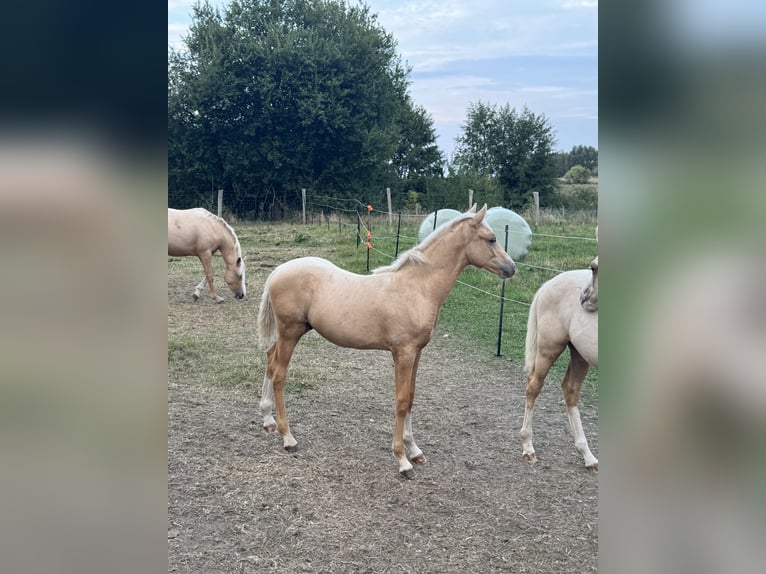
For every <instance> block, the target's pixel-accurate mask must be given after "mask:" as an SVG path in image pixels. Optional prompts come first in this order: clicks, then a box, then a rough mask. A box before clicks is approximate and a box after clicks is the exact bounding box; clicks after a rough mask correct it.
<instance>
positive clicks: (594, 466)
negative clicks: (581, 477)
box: [585, 463, 598, 474]
mask: <svg viewBox="0 0 766 574" xmlns="http://www.w3.org/2000/svg"><path fill="white" fill-rule="evenodd" d="M585 468H587V469H588V472H590V473H591V474H598V463H597V464H592V465H590V466H586V467H585Z"/></svg>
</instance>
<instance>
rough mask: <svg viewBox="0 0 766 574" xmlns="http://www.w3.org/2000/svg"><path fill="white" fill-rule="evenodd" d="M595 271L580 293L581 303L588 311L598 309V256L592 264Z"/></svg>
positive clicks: (592, 270) (591, 266) (591, 268)
mask: <svg viewBox="0 0 766 574" xmlns="http://www.w3.org/2000/svg"><path fill="white" fill-rule="evenodd" d="M590 270H591V272H592V273H593V275H592V276H591V278H590V280H589V281H588V283H586V284H585V287H583V290H582V293H581V294H580V304H581V305H582V306H583V309H585V310H586V311H598V257H596V258H595V259H594V260H593V261H591V264H590Z"/></svg>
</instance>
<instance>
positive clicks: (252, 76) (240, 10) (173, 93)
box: [168, 0, 442, 216]
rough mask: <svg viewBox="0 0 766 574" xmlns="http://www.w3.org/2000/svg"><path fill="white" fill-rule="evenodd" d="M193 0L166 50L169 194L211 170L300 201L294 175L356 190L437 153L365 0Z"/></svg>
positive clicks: (205, 180) (232, 186) (328, 189)
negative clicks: (213, 1)
mask: <svg viewBox="0 0 766 574" xmlns="http://www.w3.org/2000/svg"><path fill="white" fill-rule="evenodd" d="M193 10H194V13H193V24H192V26H191V28H190V32H189V36H188V37H187V38H186V39H185V42H186V47H187V50H186V51H183V52H177V53H176V52H171V53H170V54H169V72H168V78H169V88H168V133H169V138H172V141H169V145H168V148H169V150H168V163H169V165H168V167H169V181H168V184H169V197H177V196H179V195H182V194H188V193H189V189H184V188H183V186H193V187H196V188H200V187H202V188H207V187H209V186H210V185H211V183H210V182H211V180H213V181H215V186H216V187H224V188H226V189H227V190H230V191H234V200H235V202H236V201H237V199H243V198H246V199H248V200H249V201H250V203H252V200H253V199H254V200H255V201H256V203H257V205H259V206H262V208H263V209H271V208H272V206H275V205H279V206H281V207H282V208H283V209H297V208H298V206H299V205H300V191H299V190H300V188H301V187H307V188H310V189H314V190H317V191H323V192H325V193H334V194H338V190H344V191H343V192H340V193H346V194H349V195H351V194H357V193H359V192H360V191H361V190H364V189H367V188H369V187H370V186H381V185H384V184H385V182H386V181H389V180H390V179H391V178H394V177H396V173H397V172H399V173H400V177H410V176H411V174H417V173H428V172H429V170H430V169H431V167H429V161H430V162H433V163H436V164H438V163H439V162H440V161H442V160H441V157H440V156H439V157H436V156H434V154H433V153H432V151H430V146H432V145H433V142H434V140H435V136H434V135H433V129H432V126H431V120H430V117H428V115H427V114H425V113H424V112H423V111H422V110H419V109H417V108H415V107H414V106H413V104H412V102H411V100H410V99H409V96H408V94H407V90H408V74H409V69H408V68H407V67H405V66H404V65H403V64H402V63H401V60H400V58H399V56H398V55H397V53H396V41H395V40H394V38H393V37H392V36H391V35H390V34H388V33H386V32H385V31H384V30H383V29H382V28H380V27H379V26H378V24H377V22H376V17H375V16H374V15H372V14H370V11H369V8H368V7H367V6H365V5H363V4H362V5H360V6H351V5H349V4H348V3H346V2H342V1H341V0H232V1H231V3H230V4H229V5H228V7H226V8H225V9H224V11H223V12H221V11H219V10H217V9H215V8H213V7H211V6H210V5H209V4H207V3H206V2H205V3H203V4H200V5H196V6H195V7H194V9H193ZM404 142H408V144H409V146H410V147H409V148H404V147H403V146H404ZM437 151H438V150H437ZM256 216H258V214H257V213H256Z"/></svg>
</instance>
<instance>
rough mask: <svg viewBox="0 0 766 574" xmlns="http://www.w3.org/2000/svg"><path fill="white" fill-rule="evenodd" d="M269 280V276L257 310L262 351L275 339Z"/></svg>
mask: <svg viewBox="0 0 766 574" xmlns="http://www.w3.org/2000/svg"><path fill="white" fill-rule="evenodd" d="M270 279H271V276H270V275H269V277H268V279H266V284H265V285H264V286H263V295H261V306H260V307H259V308H258V341H259V343H260V345H261V347H263V348H264V349H266V348H268V347H269V346H271V343H273V342H274V340H275V339H276V337H277V321H276V318H275V317H274V308H273V307H272V306H271V296H270V295H269V280H270Z"/></svg>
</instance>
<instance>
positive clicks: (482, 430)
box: [168, 217, 598, 573]
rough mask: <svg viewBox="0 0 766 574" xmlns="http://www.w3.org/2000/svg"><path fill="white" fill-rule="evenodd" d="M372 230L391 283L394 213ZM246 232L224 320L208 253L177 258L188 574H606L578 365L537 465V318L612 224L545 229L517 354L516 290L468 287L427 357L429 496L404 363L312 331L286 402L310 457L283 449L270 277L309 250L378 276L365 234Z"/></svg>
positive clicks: (556, 405)
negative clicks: (400, 459)
mask: <svg viewBox="0 0 766 574" xmlns="http://www.w3.org/2000/svg"><path fill="white" fill-rule="evenodd" d="M371 221H372V225H371V233H372V240H371V243H372V245H373V249H372V250H370V268H371V269H373V268H375V267H378V266H381V265H385V264H388V263H390V261H391V258H392V257H393V255H394V252H395V249H396V237H395V234H396V221H395V222H394V225H393V226H392V227H390V228H389V226H388V224H387V221H386V219H385V218H384V217H376V218H373V219H372V220H371ZM366 223H367V220H366V218H365V224H366ZM416 223H417V222H415V221H405V222H403V224H402V229H401V233H400V237H399V241H400V243H399V251H400V252H401V251H403V250H405V249H407V248H409V247H411V246H412V245H414V244H415V242H416V239H415V238H416V236H417V227H416ZM232 225H233V227H234V228H235V230H236V231H237V234H238V236H239V238H240V242H241V244H242V248H243V251H244V254H245V256H246V261H247V287H248V291H247V297H246V298H245V299H244V300H242V301H236V300H234V299H233V296H232V294H231V292H230V291H229V290H228V289H227V288H226V286H225V284H224V283H223V280H222V274H223V262H222V260H221V257H220V256H219V255H217V256H216V257H215V258H214V269H215V273H216V286H217V287H218V291H219V294H221V295H222V296H223V297H225V298H226V302H225V303H223V304H220V305H216V304H214V303H213V302H212V300H211V299H210V298H209V296H207V294H204V295H203V296H202V297H201V298H200V300H198V301H196V302H194V301H193V300H192V298H191V292H192V290H193V289H194V286H195V285H196V284H197V283H198V282H199V280H200V279H201V277H202V268H201V265H200V264H199V261H198V260H197V259H196V258H191V257H187V258H168V551H169V555H168V569H169V571H170V572H205V573H217V572H221V573H223V572H226V573H231V572H452V571H458V570H464V569H466V568H476V569H478V570H479V571H483V572H578V573H579V572H590V571H596V570H597V547H598V512H597V500H598V479H597V476H592V475H590V474H589V473H588V472H587V471H586V470H585V468H584V466H583V461H582V458H581V457H580V455H579V454H578V453H577V451H576V450H575V448H574V445H573V444H572V438H571V434H570V432H569V429H568V422H567V418H566V413H565V410H564V403H563V398H562V396H561V390H560V380H561V377H562V376H563V372H564V369H565V367H566V360H567V355H568V353H564V355H562V357H561V358H560V359H559V361H558V363H557V365H556V366H555V367H554V369H553V370H552V371H551V373H550V374H549V375H548V377H547V383H546V387H545V388H544V389H543V392H542V393H541V395H540V397H539V399H538V401H537V404H536V416H535V425H534V429H535V446H536V448H537V451H538V458H539V461H538V463H537V464H536V465H535V466H529V465H528V464H526V463H524V462H523V461H522V460H521V444H520V441H519V439H518V430H519V428H520V427H521V420H522V418H523V412H524V404H523V400H524V399H523V397H524V385H525V377H524V374H523V372H522V369H523V346H524V335H525V331H526V317H527V311H528V306H527V305H525V303H527V304H528V303H529V302H530V301H531V299H532V295H533V294H534V292H535V290H536V289H537V287H538V286H539V285H540V284H541V283H542V282H543V281H545V280H546V279H548V278H549V277H551V276H553V275H554V274H555V271H553V270H566V269H572V268H584V267H587V265H588V264H589V262H590V261H591V260H592V259H593V257H594V256H595V255H596V244H595V242H593V241H590V240H587V239H588V238H593V237H594V233H595V222H584V223H568V222H554V223H546V224H545V225H541V226H540V227H539V228H537V229H535V230H533V232H534V233H536V235H535V236H534V237H533V242H532V247H531V250H530V253H529V254H528V255H527V257H526V258H525V259H524V260H523V261H517V264H518V266H517V273H516V275H515V276H514V277H513V278H511V279H510V280H509V281H507V283H506V288H505V297H506V299H507V300H506V302H505V311H504V315H503V335H502V347H501V356H500V357H497V356H496V351H497V331H498V319H499V309H500V299H499V295H500V289H501V282H500V280H499V279H498V278H497V277H495V276H493V275H491V274H489V273H487V272H484V271H478V270H475V269H467V270H466V271H464V272H463V274H462V275H461V277H460V283H458V284H457V285H456V286H455V288H454V289H453V292H452V294H451V295H450V297H449V298H448V300H447V302H446V303H445V305H444V307H443V308H442V312H441V315H440V320H439V324H438V326H437V329H436V332H435V334H434V338H433V339H432V341H431V343H430V344H429V345H428V346H427V347H426V348H425V350H424V351H423V356H422V360H421V365H420V369H419V373H418V385H417V388H416V396H415V405H414V408H413V420H414V430H415V434H416V436H417V441H418V444H419V445H420V447H421V448H422V449H423V451H424V452H425V455H426V457H427V458H428V462H426V463H425V464H424V465H417V466H416V469H415V470H416V475H415V478H414V479H413V480H412V481H404V480H402V479H400V478H399V477H398V475H397V468H396V463H395V461H394V458H393V456H392V455H391V434H392V431H393V396H394V395H393V361H392V360H391V358H390V356H389V355H388V354H387V353H385V352H377V351H357V350H352V349H341V348H339V347H335V346H334V345H331V344H330V343H328V342H326V341H325V340H323V339H322V338H321V337H319V336H317V335H316V334H315V333H309V334H308V335H306V336H305V337H304V338H303V339H302V340H301V342H300V343H299V345H298V347H297V349H296V352H295V355H294V357H293V360H292V362H291V364H290V370H289V372H288V387H287V393H286V400H287V409H288V413H289V414H290V422H291V427H292V431H293V434H294V435H295V437H296V439H297V440H298V443H299V450H298V453H296V454H294V455H291V454H288V453H286V452H284V450H282V448H281V439H279V438H278V437H277V436H275V435H268V434H266V433H265V432H263V430H262V428H261V417H260V413H259V412H258V400H259V398H260V387H261V382H262V379H263V374H264V369H265V360H264V359H265V353H264V351H263V350H261V349H259V348H258V346H257V330H256V317H257V312H258V304H259V301H260V294H261V289H262V286H263V282H264V281H265V279H266V277H267V276H268V274H269V272H270V271H271V270H272V269H273V268H274V267H275V266H276V265H278V264H279V263H281V262H283V261H286V260H288V259H290V258H293V257H298V256H303V255H318V256H321V257H326V258H327V259H330V260H331V261H333V262H334V263H336V264H337V265H339V266H341V267H344V268H346V269H349V270H351V271H355V272H358V273H366V268H367V249H366V248H365V246H364V240H363V242H362V244H361V245H360V246H359V247H357V242H356V224H355V223H354V222H352V221H341V222H340V223H339V222H338V221H337V219H335V218H331V219H330V221H329V222H327V221H324V222H322V223H319V221H315V223H314V224H309V225H305V226H304V225H300V224H264V223H258V224H254V223H246V222H232ZM365 231H366V229H365V228H364V227H363V229H362V232H363V234H364V233H365ZM549 236H550V237H549ZM552 236H556V237H552ZM562 237H563V238H564V239H562ZM578 237H581V238H585V239H572V238H578ZM566 238H569V239H566ZM359 297H364V293H360V294H359ZM597 382H598V372H597V371H596V370H591V372H590V373H589V375H588V379H587V380H586V383H585V385H584V387H583V396H582V399H581V412H582V417H583V426H584V428H585V432H586V435H587V437H588V440H589V443H590V446H591V449H592V450H593V452H594V454H595V455H596V456H598V428H597V425H598V422H597V421H598V415H597V400H598V392H597Z"/></svg>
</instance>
